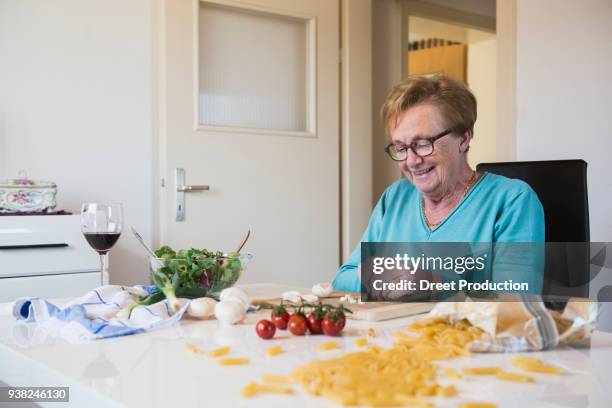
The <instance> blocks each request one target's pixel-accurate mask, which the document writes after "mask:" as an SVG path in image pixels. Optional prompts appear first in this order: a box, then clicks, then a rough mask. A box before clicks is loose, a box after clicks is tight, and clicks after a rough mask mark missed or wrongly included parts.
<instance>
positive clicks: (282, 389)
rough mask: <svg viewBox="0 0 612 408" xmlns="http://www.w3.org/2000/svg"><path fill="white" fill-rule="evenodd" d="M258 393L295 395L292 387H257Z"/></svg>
mask: <svg viewBox="0 0 612 408" xmlns="http://www.w3.org/2000/svg"><path fill="white" fill-rule="evenodd" d="M257 391H258V392H271V393H274V394H294V393H295V390H294V389H293V388H290V387H283V386H280V385H271V384H263V385H258V386H257Z"/></svg>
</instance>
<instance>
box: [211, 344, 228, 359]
mask: <svg viewBox="0 0 612 408" xmlns="http://www.w3.org/2000/svg"><path fill="white" fill-rule="evenodd" d="M229 352H230V348H229V346H225V347H219V348H216V349H214V350H210V351H209V352H208V353H206V355H207V356H208V357H220V356H224V355H226V354H228V353H229Z"/></svg>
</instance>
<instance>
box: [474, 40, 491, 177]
mask: <svg viewBox="0 0 612 408" xmlns="http://www.w3.org/2000/svg"><path fill="white" fill-rule="evenodd" d="M470 31H473V30H470ZM496 48H497V47H496V40H495V37H493V38H491V39H488V40H485V41H481V42H473V43H470V44H469V45H468V67H467V81H468V85H469V87H470V89H471V90H472V92H473V93H474V95H475V96H476V99H477V101H478V112H477V113H478V118H477V120H476V124H475V125H474V139H473V140H472V143H471V144H470V152H469V153H468V161H469V163H470V165H471V166H472V167H473V168H476V165H477V164H478V163H487V162H494V161H497V155H496V149H497V137H496V132H497V130H496V128H497V124H496V115H497V102H496V99H497V98H496V89H497V80H496V75H495V74H496V69H495V65H496V64H495V61H496V58H497V50H496Z"/></svg>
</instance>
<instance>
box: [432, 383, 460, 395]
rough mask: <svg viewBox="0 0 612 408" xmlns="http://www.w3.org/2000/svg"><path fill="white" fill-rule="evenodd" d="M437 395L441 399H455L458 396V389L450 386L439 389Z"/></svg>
mask: <svg viewBox="0 0 612 408" xmlns="http://www.w3.org/2000/svg"><path fill="white" fill-rule="evenodd" d="M436 394H437V395H438V396H440V397H454V396H455V395H457V387H455V386H454V385H448V386H446V387H438V390H437V392H436Z"/></svg>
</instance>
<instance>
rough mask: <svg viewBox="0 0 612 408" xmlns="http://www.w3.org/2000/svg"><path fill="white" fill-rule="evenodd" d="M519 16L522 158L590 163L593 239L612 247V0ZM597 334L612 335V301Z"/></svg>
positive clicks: (541, 0) (522, 4) (542, 2)
mask: <svg viewBox="0 0 612 408" xmlns="http://www.w3.org/2000/svg"><path fill="white" fill-rule="evenodd" d="M516 16H517V20H516V33H517V38H516V115H517V120H516V140H517V159H518V160H549V159H574V158H580V159H584V160H586V161H587V163H588V164H589V167H588V189H589V212H590V228H591V241H607V242H610V241H612V216H611V214H612V212H611V210H610V209H611V208H612V207H611V205H610V202H612V182H611V181H610V175H611V174H612V160H611V159H610V154H611V152H612V115H611V113H612V110H611V109H610V95H612V76H611V75H610V73H611V72H612V47H610V38H612V2H610V1H609V0H589V1H585V2H576V1H573V0H538V1H532V0H517V9H516ZM560 182H562V180H560ZM609 256H610V254H608V257H609ZM611 273H612V270H611V269H604V270H603V271H602V272H601V273H600V274H599V275H598V278H599V279H597V280H596V281H594V282H592V283H591V289H590V290H591V296H597V292H598V291H599V289H600V288H601V287H602V286H605V285H609V284H610V283H609V282H610V274H611ZM605 274H607V277H606V275H605ZM602 278H603V279H602ZM597 328H598V329H599V330H604V331H612V303H601V304H600V315H599V318H598V324H597Z"/></svg>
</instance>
